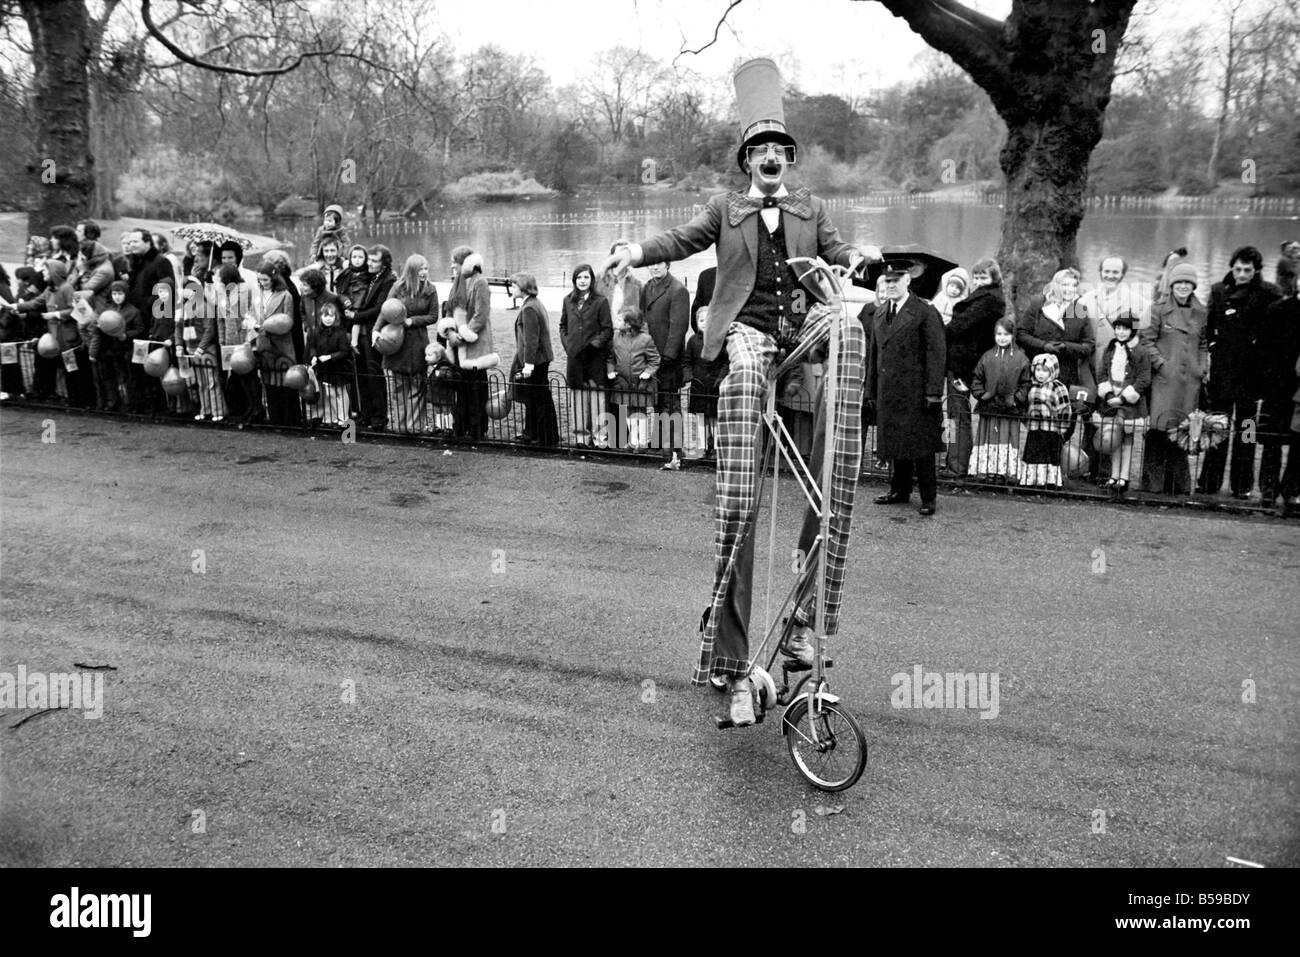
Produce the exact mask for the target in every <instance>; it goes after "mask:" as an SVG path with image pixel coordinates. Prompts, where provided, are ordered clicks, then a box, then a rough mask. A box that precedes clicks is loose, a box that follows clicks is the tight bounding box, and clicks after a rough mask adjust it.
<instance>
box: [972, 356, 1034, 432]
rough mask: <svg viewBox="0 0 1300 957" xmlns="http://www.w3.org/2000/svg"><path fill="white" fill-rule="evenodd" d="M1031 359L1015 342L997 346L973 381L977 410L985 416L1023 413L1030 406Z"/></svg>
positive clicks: (981, 362) (980, 364) (983, 360)
mask: <svg viewBox="0 0 1300 957" xmlns="http://www.w3.org/2000/svg"><path fill="white" fill-rule="evenodd" d="M1032 384H1033V379H1032V378H1031V377H1030V374H1029V356H1027V355H1025V354H1024V352H1023V351H1022V350H1021V349H1020V348H1019V347H1018V346H1017V345H1015V344H1014V343H1012V344H1011V345H1009V346H1007V347H1006V348H1005V349H1003V348H1001V347H999V346H994V347H993V348H992V349H990V350H989V351H988V352H986V353H984V355H982V356H981V357H980V360H979V362H977V363H976V364H975V371H974V373H973V374H972V375H971V378H970V390H971V394H972V395H973V396H975V399H976V408H975V411H977V412H979V413H980V414H981V415H1010V414H1012V413H1015V412H1023V411H1024V410H1025V407H1026V406H1027V405H1028V403H1029V387H1030V385H1032Z"/></svg>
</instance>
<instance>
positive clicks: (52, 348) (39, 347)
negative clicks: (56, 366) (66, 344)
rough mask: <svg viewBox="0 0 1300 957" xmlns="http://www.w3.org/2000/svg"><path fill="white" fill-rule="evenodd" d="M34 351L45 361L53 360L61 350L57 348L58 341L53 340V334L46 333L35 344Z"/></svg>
mask: <svg viewBox="0 0 1300 957" xmlns="http://www.w3.org/2000/svg"><path fill="white" fill-rule="evenodd" d="M36 351H37V352H39V353H40V354H41V355H42V356H44V357H45V358H46V359H54V358H57V357H58V355H59V353H60V352H62V351H63V350H62V349H60V348H59V340H58V339H55V338H54V335H53V333H49V332H47V333H45V335H43V336H41V338H40V341H38V342H37V343H36Z"/></svg>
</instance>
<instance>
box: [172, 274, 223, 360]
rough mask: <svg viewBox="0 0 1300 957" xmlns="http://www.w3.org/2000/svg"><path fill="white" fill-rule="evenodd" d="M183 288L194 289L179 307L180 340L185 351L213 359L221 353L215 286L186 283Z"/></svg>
mask: <svg viewBox="0 0 1300 957" xmlns="http://www.w3.org/2000/svg"><path fill="white" fill-rule="evenodd" d="M185 289H186V292H188V291H189V290H190V289H194V290H195V293H194V295H193V296H190V297H189V298H188V299H186V300H185V304H184V305H183V306H182V307H181V341H182V342H183V343H185V351H186V352H187V353H189V354H191V355H198V354H202V355H203V356H205V357H207V358H209V359H215V358H216V357H217V356H219V355H220V353H221V340H220V332H219V331H218V329H217V290H216V287H215V286H214V285H212V284H211V283H206V284H204V285H202V286H199V287H195V286H194V285H193V284H192V283H187V284H186V287H185Z"/></svg>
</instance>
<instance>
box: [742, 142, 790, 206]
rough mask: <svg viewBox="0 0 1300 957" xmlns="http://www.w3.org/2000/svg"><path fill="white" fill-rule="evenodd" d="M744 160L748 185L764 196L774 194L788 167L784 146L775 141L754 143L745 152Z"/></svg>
mask: <svg viewBox="0 0 1300 957" xmlns="http://www.w3.org/2000/svg"><path fill="white" fill-rule="evenodd" d="M745 158H746V160H747V161H748V163H749V181H750V183H752V184H753V185H754V186H755V187H757V188H758V191H759V192H760V193H762V194H763V195H765V196H770V195H772V194H773V193H775V192H776V191H777V189H778V188H780V186H781V181H782V180H783V179H784V178H785V171H786V169H787V168H789V166H790V161H789V158H788V157H787V156H786V152H785V146H784V145H783V144H781V143H777V142H775V141H771V142H767V143H755V144H754V145H752V146H750V147H749V149H748V150H747V151H746V154H745Z"/></svg>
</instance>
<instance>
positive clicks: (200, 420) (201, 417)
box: [194, 415, 203, 422]
mask: <svg viewBox="0 0 1300 957" xmlns="http://www.w3.org/2000/svg"><path fill="white" fill-rule="evenodd" d="M194 421H195V422H202V421H203V416H201V415H196V416H195V417H194Z"/></svg>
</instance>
